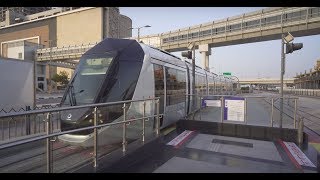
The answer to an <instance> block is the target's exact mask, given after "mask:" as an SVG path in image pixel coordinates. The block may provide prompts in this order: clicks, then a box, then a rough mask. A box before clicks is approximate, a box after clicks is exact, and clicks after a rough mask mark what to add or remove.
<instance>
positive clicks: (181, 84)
mask: <svg viewBox="0 0 320 180" xmlns="http://www.w3.org/2000/svg"><path fill="white" fill-rule="evenodd" d="M185 74H186V73H185V72H184V71H180V70H177V69H173V68H168V67H166V85H167V87H166V89H167V103H166V104H167V106H169V105H174V104H178V103H180V102H184V101H185V95H186V77H185V76H186V75H185Z"/></svg>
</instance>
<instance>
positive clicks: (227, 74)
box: [223, 72, 231, 76]
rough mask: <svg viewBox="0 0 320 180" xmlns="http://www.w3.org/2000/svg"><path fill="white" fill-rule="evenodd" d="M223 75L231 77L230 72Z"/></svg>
mask: <svg viewBox="0 0 320 180" xmlns="http://www.w3.org/2000/svg"><path fill="white" fill-rule="evenodd" d="M223 75H225V76H231V72H224V73H223Z"/></svg>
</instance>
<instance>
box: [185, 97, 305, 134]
mask: <svg viewBox="0 0 320 180" xmlns="http://www.w3.org/2000/svg"><path fill="white" fill-rule="evenodd" d="M187 97H189V99H192V98H193V99H196V100H195V101H193V102H194V104H193V105H192V104H191V106H190V107H191V108H190V109H191V110H189V112H191V113H190V114H186V118H187V119H193V120H200V121H211V120H213V119H214V117H215V120H214V121H217V122H221V123H242V124H250V122H248V115H250V113H253V112H252V110H250V111H248V110H249V109H251V108H253V107H252V106H255V104H249V105H248V100H249V99H260V100H262V101H261V102H262V103H264V104H263V108H264V109H262V111H264V114H265V115H267V116H269V117H270V119H269V123H267V121H264V123H263V124H262V126H270V127H275V122H278V126H279V127H282V125H283V124H284V121H280V118H276V117H275V116H276V114H277V115H279V114H280V108H279V106H280V99H281V98H280V97H263V96H233V95H187ZM230 98H234V99H235V100H237V99H238V100H240V101H242V102H240V101H239V102H240V103H242V104H241V105H240V106H239V107H238V108H239V109H241V108H243V112H238V114H241V116H242V117H243V118H240V119H237V120H232V119H226V116H225V113H226V110H225V108H226V107H227V106H226V105H225V102H226V101H225V100H226V99H229V100H230ZM298 99H299V98H296V97H284V98H283V100H284V103H283V104H284V108H283V116H286V121H285V122H286V123H287V124H286V126H287V127H288V128H294V129H296V128H297V120H298V116H297V110H298ZM210 103H211V104H210ZM208 104H209V105H208ZM250 106H251V107H250ZM186 107H187V105H186ZM222 107H224V108H222ZM254 113H258V114H259V113H261V112H254ZM239 116H240V115H239ZM217 117H218V118H219V119H217ZM260 118H262V115H261V116H260ZM283 119H284V118H283ZM290 119H292V121H291V122H290ZM251 120H252V118H251ZM280 123H281V124H280ZM251 125H252V123H251Z"/></svg>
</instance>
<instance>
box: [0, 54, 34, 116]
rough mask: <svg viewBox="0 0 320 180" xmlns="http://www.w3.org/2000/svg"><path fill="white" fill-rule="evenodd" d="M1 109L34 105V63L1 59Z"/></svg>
mask: <svg viewBox="0 0 320 180" xmlns="http://www.w3.org/2000/svg"><path fill="white" fill-rule="evenodd" d="M0 84H1V86H0V92H1V96H0V109H3V108H4V109H8V108H9V110H10V109H11V108H14V109H18V110H19V108H25V106H27V105H29V106H33V102H34V101H33V93H34V91H33V63H32V62H29V61H19V60H11V59H0Z"/></svg>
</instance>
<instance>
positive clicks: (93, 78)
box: [62, 53, 115, 106]
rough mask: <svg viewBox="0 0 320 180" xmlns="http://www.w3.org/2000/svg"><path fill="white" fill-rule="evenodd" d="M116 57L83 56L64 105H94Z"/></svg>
mask: <svg viewBox="0 0 320 180" xmlns="http://www.w3.org/2000/svg"><path fill="white" fill-rule="evenodd" d="M114 57H115V55H114V54H112V53H105V54H99V55H97V54H95V55H87V56H82V58H81V59H80V64H79V69H78V71H76V72H75V73H76V74H75V76H74V78H73V80H72V82H71V83H70V84H69V86H68V89H67V92H66V96H65V98H64V102H63V103H62V105H66V106H76V105H81V104H91V103H94V99H95V97H96V95H97V94H98V90H99V89H100V87H101V86H102V83H103V81H104V79H105V77H106V73H107V71H108V69H109V67H110V65H111V63H112V61H113V59H114Z"/></svg>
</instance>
